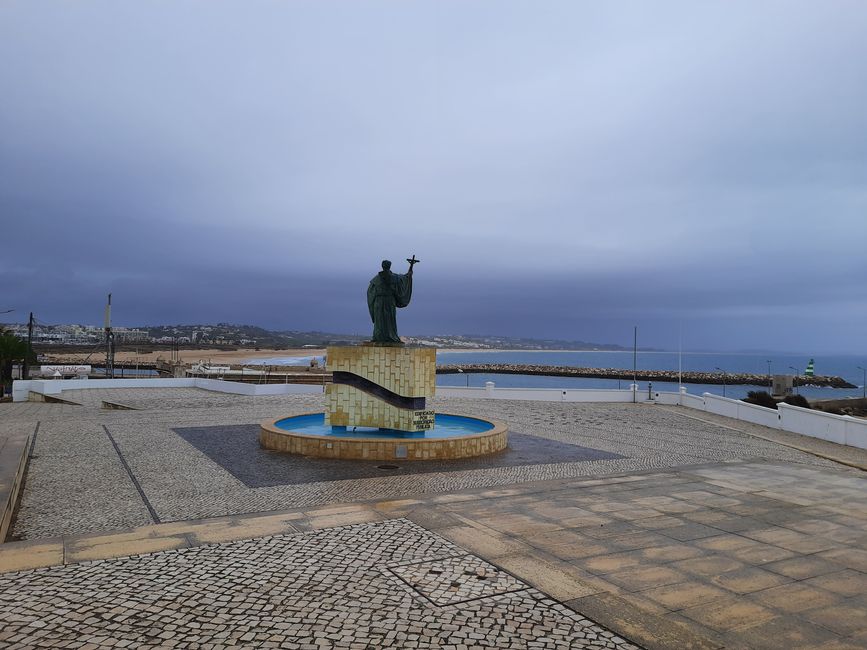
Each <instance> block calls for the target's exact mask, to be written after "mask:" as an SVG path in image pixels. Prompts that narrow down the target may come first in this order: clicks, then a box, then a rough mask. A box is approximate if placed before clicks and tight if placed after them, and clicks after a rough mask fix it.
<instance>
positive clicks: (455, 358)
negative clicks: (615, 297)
mask: <svg viewBox="0 0 867 650" xmlns="http://www.w3.org/2000/svg"><path fill="white" fill-rule="evenodd" d="M810 358H811V357H810V356H809V355H778V354H764V355H762V354H727V353H695V352H690V353H686V352H684V353H683V356H682V363H683V366H682V367H683V370H684V371H695V372H720V371H719V370H715V369H716V368H721V369H723V370H725V371H726V372H728V373H738V372H749V373H756V374H760V375H767V373H768V363H767V362H768V360H770V362H771V373H772V374H794V373H795V371H794V370H792V369H791V368H790V367H789V366H792V367H794V368H796V369H797V371H798V373H799V374H803V372H804V369H805V368H806V367H807V362H808V361H809V360H810ZM812 358H813V360H814V361H815V370H816V374H817V375H837V376H840V377H843V378H844V379H846V380H847V381H849V382H850V383H852V384H855V385H856V386H858V387H859V388H855V389H840V388H819V387H812V386H801V387H799V388H798V392H799V393H802V394H803V395H805V396H807V397H810V398H816V399H822V398H825V399H832V398H836V397H854V396H858V397H860V396H861V394H862V388H861V386H862V384H863V374H862V371H861V370H858V366H862V367H867V357H864V356H814V357H812ZM437 363H438V364H460V363H464V364H468V363H520V364H538V365H551V366H575V367H583V368H619V369H630V370H631V369H632V352H549V351H538V352H536V351H516V352H494V351H485V352H439V353H437ZM636 365H637V367H638V369H639V370H674V371H676V370H677V368H678V354H677V352H639V353H638V362H637V364H636ZM467 381H469V385H470V386H484V384H485V382H486V381H493V382H494V383H496V385H497V386H504V387H525V388H618V387H620V388H627V387H628V386H629V383H630V382H628V381H621V382H620V384H619V386H618V381H617V380H616V379H579V378H572V377H537V376H532V375H497V374H466V375H461V374H456V375H439V376H438V377H437V385H439V386H465V385H467ZM638 383H639V387H640V389H641V390H644V391H646V390H647V382H642V381H640V382H638ZM684 385H685V386H686V387H687V390H688V391H689V392H690V393H695V394H701V393H703V392H708V393H714V394H717V395H722V394H723V387H722V385H717V384H710V385H705V384H684ZM653 388H654V389H655V390H670V391H677V384H676V383H665V382H654V383H653ZM750 390H767V385H765V386H727V387H726V388H725V393H726V396H727V397H735V398H740V397H745V396H746V394H747V392H748V391H750Z"/></svg>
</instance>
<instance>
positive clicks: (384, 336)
mask: <svg viewBox="0 0 867 650" xmlns="http://www.w3.org/2000/svg"><path fill="white" fill-rule="evenodd" d="M410 298H412V274H411V273H406V274H405V275H400V274H399V273H392V272H391V271H390V270H385V269H383V270H382V271H380V272H379V273H377V274H376V275H375V276H373V279H372V280H371V281H370V284H369V285H368V287H367V308H368V309H369V310H370V318H371V320H372V321H373V339H372V340H373V341H374V342H375V343H400V337H399V336H398V335H397V308H398V307H406V306H407V305H408V304H409V301H410Z"/></svg>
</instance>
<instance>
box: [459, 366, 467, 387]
mask: <svg viewBox="0 0 867 650" xmlns="http://www.w3.org/2000/svg"><path fill="white" fill-rule="evenodd" d="M458 372H459V373H461V374H462V375H466V376H467V388H469V387H470V375H469V373H465V372H464V369H463V368H458Z"/></svg>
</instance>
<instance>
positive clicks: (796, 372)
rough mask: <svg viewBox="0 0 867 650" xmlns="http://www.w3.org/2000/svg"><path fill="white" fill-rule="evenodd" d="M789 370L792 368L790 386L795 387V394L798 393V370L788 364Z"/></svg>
mask: <svg viewBox="0 0 867 650" xmlns="http://www.w3.org/2000/svg"><path fill="white" fill-rule="evenodd" d="M789 370H794V371H795V374H794V376H793V377H792V386H793V387H794V388H795V395H797V394H798V372H800V371H799V370H798V369H797V368H795V366H789Z"/></svg>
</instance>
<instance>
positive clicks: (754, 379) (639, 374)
mask: <svg viewBox="0 0 867 650" xmlns="http://www.w3.org/2000/svg"><path fill="white" fill-rule="evenodd" d="M457 372H471V373H480V372H484V373H497V374H501V375H546V376H548V377H584V378H588V379H621V380H625V381H631V380H632V377H633V373H632V370H623V369H621V368H573V367H571V366H539V365H530V364H517V363H478V364H463V365H445V366H438V367H437V374H443V375H448V374H454V373H457ZM635 378H636V379H638V380H639V381H666V382H673V383H675V384H676V383H677V381H678V372H677V370H638V371H636V372H635ZM683 383H685V384H723V383H725V384H732V385H734V384H745V385H753V386H767V385H768V376H767V375H757V374H752V373H744V372H740V373H727V374H726V375H725V376H723V374H722V373H721V372H693V371H690V372H686V371H685V372H683ZM795 385H796V386H807V385H810V386H829V387H831V388H856V386H854V385H853V384H850V383H849V382H848V381H846V380H845V379H843V378H842V377H833V376H823V375H816V376H815V377H795Z"/></svg>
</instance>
